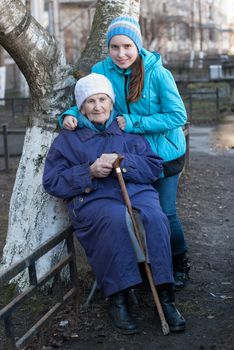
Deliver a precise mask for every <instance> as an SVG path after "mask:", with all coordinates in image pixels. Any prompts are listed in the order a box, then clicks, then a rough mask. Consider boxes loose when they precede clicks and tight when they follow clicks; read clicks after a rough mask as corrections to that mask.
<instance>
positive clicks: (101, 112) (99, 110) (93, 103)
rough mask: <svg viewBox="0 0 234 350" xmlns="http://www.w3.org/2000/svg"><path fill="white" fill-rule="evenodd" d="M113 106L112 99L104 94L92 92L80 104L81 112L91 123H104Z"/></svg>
mask: <svg viewBox="0 0 234 350" xmlns="http://www.w3.org/2000/svg"><path fill="white" fill-rule="evenodd" d="M112 108H113V103H112V100H111V98H110V97H109V96H107V95H106V94H94V95H92V96H90V97H88V98H87V99H86V100H85V102H84V103H83V104H82V106H81V110H80V111H81V113H82V114H84V115H85V116H86V117H87V118H88V119H89V120H90V121H91V122H92V123H95V124H105V122H106V121H107V120H108V119H109V117H110V113H111V111H112Z"/></svg>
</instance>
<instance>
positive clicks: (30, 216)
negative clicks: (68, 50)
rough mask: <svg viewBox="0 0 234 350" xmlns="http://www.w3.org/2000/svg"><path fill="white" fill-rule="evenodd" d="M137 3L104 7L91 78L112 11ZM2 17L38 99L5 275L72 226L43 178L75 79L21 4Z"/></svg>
mask: <svg viewBox="0 0 234 350" xmlns="http://www.w3.org/2000/svg"><path fill="white" fill-rule="evenodd" d="M133 3H135V4H136V6H135V8H138V11H139V6H138V5H139V2H138V1H130V0H129V1H122V0H118V1H116V0H112V1H110V0H105V1H104V0H100V1H98V3H97V13H96V15H95V19H94V23H93V28H95V30H93V31H92V33H93V34H92V35H91V36H90V39H89V43H88V45H90V46H91V49H88V48H87V50H86V53H85V55H88V59H85V58H84V56H83V61H82V62H85V65H84V64H83V63H82V64H83V65H82V67H83V66H85V72H87V71H88V70H89V68H90V66H91V65H92V64H93V62H94V61H96V60H98V59H99V58H100V56H101V55H102V52H104V47H105V46H106V45H105V39H104V38H103V37H104V36H105V35H104V33H105V30H106V26H107V22H108V21H109V20H110V15H109V9H110V8H112V9H113V12H112V13H113V15H112V16H116V15H120V14H123V13H129V11H130V8H134V6H133ZM0 13H1V23H0V45H2V46H3V47H4V48H5V49H6V50H7V51H8V53H9V54H10V55H11V57H12V58H13V59H14V60H15V62H16V63H17V65H18V66H19V68H20V70H21V72H22V73H23V74H24V76H25V78H26V80H27V82H28V84H29V87H30V92H31V98H32V114H31V116H30V118H29V121H28V127H27V130H26V136H25V141H24V146H23V153H22V157H21V160H20V163H19V167H18V170H17V174H16V180H15V184H14V188H13V193H12V197H11V201H10V210H9V224H8V232H7V240H6V245H5V247H4V250H3V258H2V262H1V270H2V269H5V268H8V267H9V266H10V265H12V264H13V263H15V262H17V261H18V260H19V259H21V258H23V257H25V256H27V255H28V254H29V253H31V252H32V250H34V249H35V248H37V247H38V245H39V244H41V243H42V242H44V241H45V240H46V239H48V238H49V237H51V236H52V235H54V234H56V233H58V232H59V231H61V230H63V229H65V228H67V227H68V225H69V221H68V217H67V212H66V209H65V207H64V204H63V201H62V200H59V199H55V198H54V197H51V196H49V195H48V194H47V193H45V192H44V190H43V187H42V174H43V169H44V159H45V156H46V153H47V151H48V149H49V147H50V145H51V142H52V141H53V139H54V137H55V136H56V132H55V126H56V119H57V116H58V115H59V114H60V113H61V112H62V111H63V110H64V109H66V108H68V106H70V105H71V102H72V91H73V87H74V84H75V79H74V77H73V75H72V70H71V67H69V66H66V64H65V59H64V57H63V55H62V52H61V51H60V49H59V46H58V45H57V43H56V41H55V40H54V39H53V38H52V37H51V36H50V35H49V33H48V32H47V31H46V30H45V29H43V28H42V27H41V26H40V25H39V23H38V22H37V21H36V20H35V19H34V18H33V17H31V16H30V15H29V13H28V12H27V10H26V7H25V6H24V5H23V4H22V2H21V1H20V0H1V1H0ZM136 14H137V10H136ZM106 18H107V19H106ZM104 19H105V20H104ZM102 26H103V28H104V29H102ZM94 32H96V33H98V36H95V35H94ZM97 40H98V41H97ZM97 42H98V43H99V45H97ZM94 47H97V48H98V49H97V52H98V53H97V52H96V51H95V50H94V51H92V50H93V48H94ZM78 66H79V64H78ZM78 69H80V68H78ZM60 254H62V248H61V247H60V249H59V250H58V249H57V250H56V251H55V250H54V251H52V252H51V253H48V254H47V255H46V256H45V257H44V258H43V259H40V261H39V263H38V265H37V271H38V275H39V276H41V275H43V274H44V273H46V272H47V271H48V269H49V268H50V267H51V265H52V263H53V262H54V260H57V259H58V257H59V256H60ZM17 282H18V286H19V288H21V289H22V288H24V286H25V284H26V283H27V276H26V274H23V275H21V276H20V278H18V280H17Z"/></svg>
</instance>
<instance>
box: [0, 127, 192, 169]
mask: <svg viewBox="0 0 234 350" xmlns="http://www.w3.org/2000/svg"><path fill="white" fill-rule="evenodd" d="M189 124H190V123H186V124H185V126H184V128H183V130H184V135H185V138H186V145H187V151H186V166H188V165H189ZM24 134H25V131H24V130H17V129H14V130H12V129H8V127H7V124H2V130H0V135H3V157H4V166H5V168H4V170H6V171H9V169H10V165H9V164H10V162H9V159H10V156H11V155H10V152H9V141H8V136H9V135H24ZM20 154H21V152H19V154H18V155H20Z"/></svg>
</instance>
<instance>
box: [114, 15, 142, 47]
mask: <svg viewBox="0 0 234 350" xmlns="http://www.w3.org/2000/svg"><path fill="white" fill-rule="evenodd" d="M115 35H126V36H128V37H129V38H130V39H131V40H132V41H133V42H134V44H135V45H136V47H137V48H138V51H140V49H141V48H142V36H141V29H140V25H139V23H138V22H137V20H136V19H135V18H133V17H130V16H120V17H117V18H115V19H113V21H112V22H111V23H110V25H109V27H108V29H107V46H108V47H109V45H110V41H111V39H112V38H113V36H115Z"/></svg>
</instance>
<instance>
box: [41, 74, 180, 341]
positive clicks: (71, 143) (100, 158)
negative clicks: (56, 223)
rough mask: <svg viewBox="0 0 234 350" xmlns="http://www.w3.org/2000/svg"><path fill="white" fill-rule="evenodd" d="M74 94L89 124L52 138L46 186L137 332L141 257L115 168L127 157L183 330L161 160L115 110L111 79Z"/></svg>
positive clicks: (125, 324)
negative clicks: (135, 297) (160, 187)
mask: <svg viewBox="0 0 234 350" xmlns="http://www.w3.org/2000/svg"><path fill="white" fill-rule="evenodd" d="M75 97H76V102H77V106H78V108H79V110H80V114H79V121H80V123H82V126H83V128H82V129H80V130H75V131H73V132H69V131H67V130H62V131H61V133H60V134H59V135H58V136H57V138H56V139H55V141H54V142H53V144H52V146H51V149H50V151H49V153H48V155H47V158H46V162H45V170H44V176H43V185H44V188H45V190H46V191H47V192H48V193H50V194H51V195H53V196H56V197H59V198H63V199H65V200H66V201H67V206H68V212H69V215H70V218H71V222H72V225H73V227H74V230H75V234H76V236H77V238H78V240H79V241H80V243H81V244H82V246H83V247H84V249H85V252H86V255H87V257H88V260H89V262H90V265H91V266H92V269H93V272H94V273H95V276H96V280H97V284H98V287H99V289H100V290H101V291H102V292H103V294H104V295H105V296H106V297H109V306H108V313H109V317H110V320H111V322H112V325H113V326H114V328H115V329H116V330H117V331H118V332H120V333H124V334H131V333H137V332H139V328H138V325H137V322H136V320H135V319H134V317H133V316H132V315H131V313H130V310H129V306H128V289H129V288H130V287H133V286H135V285H137V284H139V283H141V282H142V278H141V273H140V267H139V263H140V261H142V260H141V259H138V256H139V255H137V254H136V253H135V250H134V247H135V248H136V246H135V244H133V242H132V239H131V235H130V234H129V224H128V216H127V211H126V206H125V203H124V201H123V198H122V193H121V188H120V185H119V183H118V179H117V177H116V175H115V172H114V171H113V163H114V161H115V160H116V158H117V156H118V154H121V155H122V156H123V157H124V159H123V161H122V163H121V167H123V169H124V170H123V177H124V179H125V181H126V186H127V190H128V193H129V197H130V199H131V202H132V205H133V207H134V208H135V209H136V210H138V215H139V217H140V219H141V220H142V222H143V224H144V228H145V238H146V244H147V255H148V260H149V263H150V267H151V271H152V276H153V280H154V283H155V284H156V285H157V289H158V293H159V298H160V301H161V305H162V308H163V310H164V314H165V318H166V320H167V322H168V325H169V327H170V330H171V331H182V330H184V329H185V320H184V318H183V317H182V316H181V314H180V313H179V311H178V310H177V309H176V307H175V304H174V291H173V272H172V264H171V248H170V230H169V224H168V220H167V217H166V215H165V214H164V213H163V211H162V209H161V207H160V204H159V198H158V192H157V191H156V190H155V189H154V187H153V186H152V183H153V182H155V181H156V180H157V178H158V177H159V176H160V174H161V172H162V159H161V158H159V157H158V156H157V155H156V154H155V153H153V152H152V150H151V148H150V146H149V144H148V142H147V141H146V140H145V138H144V137H141V136H139V135H136V136H133V135H131V134H128V133H124V132H122V131H121V130H120V128H119V126H118V123H117V121H116V112H115V111H114V110H113V102H114V100H115V96H114V92H113V89H112V86H111V83H110V82H109V81H108V79H107V78H106V77H104V76H103V75H100V74H95V73H92V74H90V75H88V76H86V77H84V78H82V79H80V80H79V81H78V82H77V84H76V87H75ZM139 260H140V261H139Z"/></svg>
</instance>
